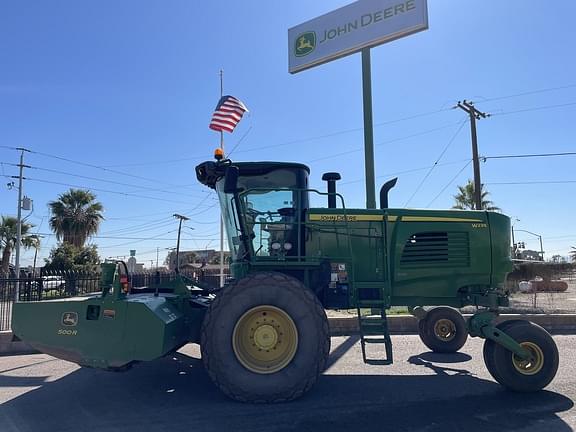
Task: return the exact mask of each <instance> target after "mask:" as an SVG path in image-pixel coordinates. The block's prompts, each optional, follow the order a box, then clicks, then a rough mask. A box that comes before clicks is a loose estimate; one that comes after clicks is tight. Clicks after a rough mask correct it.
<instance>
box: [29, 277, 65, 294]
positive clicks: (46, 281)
mask: <svg viewBox="0 0 576 432" xmlns="http://www.w3.org/2000/svg"><path fill="white" fill-rule="evenodd" d="M40 279H42V290H43V291H53V290H58V291H60V290H63V289H64V288H65V287H66V280H65V279H64V278H63V277H62V276H42V277H41V278H40ZM38 283H39V281H36V282H35V284H36V285H37V284H38Z"/></svg>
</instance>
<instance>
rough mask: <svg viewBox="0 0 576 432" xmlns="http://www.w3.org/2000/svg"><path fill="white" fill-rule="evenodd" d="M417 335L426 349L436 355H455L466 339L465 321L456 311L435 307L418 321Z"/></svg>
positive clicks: (444, 307)
mask: <svg viewBox="0 0 576 432" xmlns="http://www.w3.org/2000/svg"><path fill="white" fill-rule="evenodd" d="M418 334H419V335H420V339H421V340H422V342H423V343H424V345H426V346H427V347H428V348H430V349H431V350H432V351H434V352H437V353H455V352H457V351H459V350H460V348H462V347H463V346H464V344H465V343H466V340H467V339H468V330H467V329H466V321H464V318H463V317H462V315H461V314H460V312H458V311H457V310H456V309H452V308H449V307H446V306H440V307H436V308H434V309H432V310H430V311H429V312H428V313H427V314H426V318H424V319H422V320H420V321H418Z"/></svg>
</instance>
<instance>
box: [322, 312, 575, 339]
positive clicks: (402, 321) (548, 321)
mask: <svg viewBox="0 0 576 432" xmlns="http://www.w3.org/2000/svg"><path fill="white" fill-rule="evenodd" d="M470 316H471V315H464V318H468V317H470ZM514 319H522V320H529V321H532V322H533V323H535V324H538V325H540V326H542V327H544V328H545V329H546V330H547V331H548V332H550V333H551V334H576V314H562V315H543V314H542V315H541V314H502V315H500V316H499V317H498V318H497V319H496V322H497V323H500V322H502V321H508V320H514ZM328 321H329V323H330V334H331V335H332V336H345V335H350V334H356V333H358V318H356V317H345V318H329V319H328ZM388 329H389V330H390V333H391V334H418V319H417V318H416V317H413V316H412V315H392V316H389V317H388Z"/></svg>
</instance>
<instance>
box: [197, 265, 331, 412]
mask: <svg viewBox="0 0 576 432" xmlns="http://www.w3.org/2000/svg"><path fill="white" fill-rule="evenodd" d="M201 350H202V360H203V362H204V366H205V367H206V370H207V371H208V374H209V376H210V378H211V379H212V381H213V382H214V383H215V384H216V386H217V387H218V388H220V390H222V391H223V392H224V393H225V394H226V395H227V396H229V397H231V398H232V399H235V400H238V401H242V402H256V403H275V402H285V401H289V400H293V399H296V398H298V397H300V396H302V395H303V394H304V393H306V392H307V391H308V390H310V389H311V388H312V386H313V385H314V384H315V383H316V381H317V380H318V377H319V376H320V374H321V373H322V371H323V370H324V367H325V365H326V361H327V359H328V354H329V351H330V335H329V328H328V319H327V318H326V313H325V312H324V309H323V308H322V305H321V304H320V302H319V301H318V299H317V298H316V296H315V295H314V293H313V292H312V291H310V290H309V289H307V288H306V287H305V286H304V285H303V284H302V283H301V282H300V281H298V280H297V279H295V278H293V277H290V276H287V275H284V274H282V273H273V272H262V273H254V274H251V275H249V276H247V277H245V278H243V279H240V280H239V281H237V282H235V283H233V284H231V285H229V286H228V287H226V288H224V289H223V290H222V291H221V292H220V293H219V294H218V295H217V296H216V298H215V300H214V301H213V302H212V305H211V306H210V309H209V310H208V311H207V313H206V316H205V318H204V322H203V324H202V338H201Z"/></svg>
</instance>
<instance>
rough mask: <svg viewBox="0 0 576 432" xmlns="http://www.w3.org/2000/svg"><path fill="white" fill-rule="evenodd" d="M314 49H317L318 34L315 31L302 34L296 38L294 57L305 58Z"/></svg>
mask: <svg viewBox="0 0 576 432" xmlns="http://www.w3.org/2000/svg"><path fill="white" fill-rule="evenodd" d="M314 48H316V33H314V32H313V31H311V32H306V33H302V34H301V35H300V36H298V37H297V38H296V43H295V45H294V55H295V56H296V57H303V56H305V55H308V54H310V53H311V52H312V51H314Z"/></svg>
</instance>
